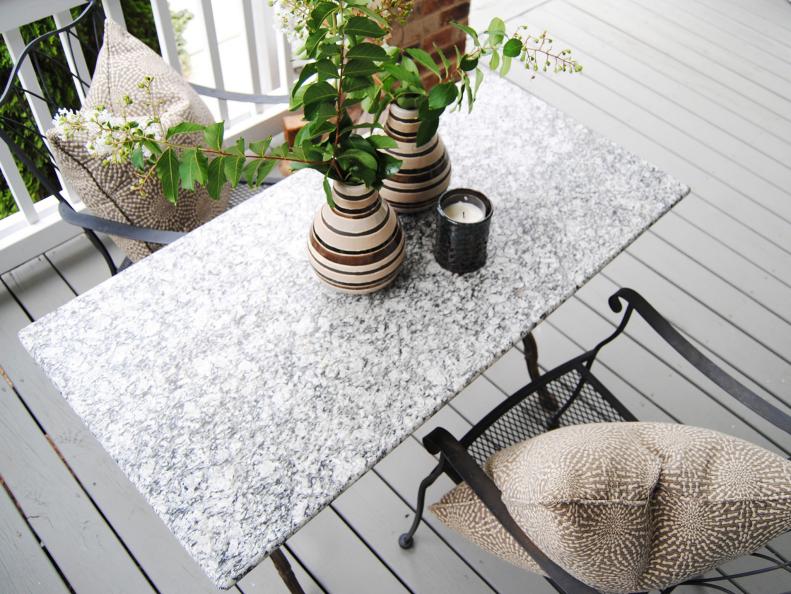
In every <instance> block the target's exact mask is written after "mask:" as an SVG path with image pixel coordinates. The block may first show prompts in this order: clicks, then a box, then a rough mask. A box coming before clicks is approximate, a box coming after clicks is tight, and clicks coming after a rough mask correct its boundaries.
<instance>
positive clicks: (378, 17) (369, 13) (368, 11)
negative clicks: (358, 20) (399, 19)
mask: <svg viewBox="0 0 791 594" xmlns="http://www.w3.org/2000/svg"><path fill="white" fill-rule="evenodd" d="M365 4H368V1H367V0H366V1H365V2H363V3H361V4H359V5H357V6H355V8H356V9H357V10H359V11H360V12H362V13H363V14H364V15H366V16H368V17H370V18H371V19H373V20H374V21H376V22H377V23H379V24H380V25H382V27H387V19H385V18H384V17H383V16H382V15H381V14H378V13H377V12H376V11H374V10H371V9H370V8H368V7H367V6H365Z"/></svg>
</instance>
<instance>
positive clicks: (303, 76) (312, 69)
mask: <svg viewBox="0 0 791 594" xmlns="http://www.w3.org/2000/svg"><path fill="white" fill-rule="evenodd" d="M315 74H316V62H308V63H307V64H305V66H304V67H303V68H302V71H301V72H300V73H299V77H298V78H297V82H295V83H294V88H293V89H291V97H292V98H294V97H296V96H297V91H298V90H299V88H300V87H301V86H302V85H303V84H304V83H305V81H306V80H308V79H309V78H310V77H311V76H313V75H315Z"/></svg>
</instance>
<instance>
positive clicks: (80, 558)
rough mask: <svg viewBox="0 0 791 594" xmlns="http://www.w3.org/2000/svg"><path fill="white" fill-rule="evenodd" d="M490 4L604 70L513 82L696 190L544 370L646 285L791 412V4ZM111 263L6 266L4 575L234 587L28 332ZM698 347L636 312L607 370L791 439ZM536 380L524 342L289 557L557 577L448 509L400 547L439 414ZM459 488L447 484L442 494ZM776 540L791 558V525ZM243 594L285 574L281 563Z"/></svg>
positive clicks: (317, 568) (511, 578) (526, 578)
mask: <svg viewBox="0 0 791 594" xmlns="http://www.w3.org/2000/svg"><path fill="white" fill-rule="evenodd" d="M472 9H473V15H472V20H473V21H474V22H475V23H476V24H480V25H482V26H485V25H486V23H487V22H488V19H489V18H490V16H494V15H495V14H499V15H501V16H506V17H508V18H509V19H511V21H512V22H511V25H512V26H513V25H516V24H519V23H523V22H526V23H529V24H530V25H531V28H532V29H534V30H535V29H537V30H542V29H544V28H546V29H548V30H550V31H551V32H552V33H553V34H554V36H555V39H556V40H557V42H556V43H557V45H558V46H568V47H572V48H574V50H575V52H576V55H577V57H578V58H579V60H580V61H581V62H582V63H584V65H585V72H584V74H583V75H582V76H580V77H573V78H562V77H555V78H544V77H538V78H537V79H535V80H532V81H531V80H530V78H529V76H528V75H527V74H526V73H525V72H523V71H519V72H518V71H516V69H515V71H514V72H513V73H512V74H511V78H512V79H513V80H514V81H516V82H517V83H518V84H520V85H523V86H525V87H526V88H528V89H529V90H530V91H531V92H533V93H535V94H536V95H537V96H538V97H541V98H542V99H544V100H545V101H547V102H549V103H551V104H552V105H555V106H557V107H558V108H560V109H562V110H564V111H566V112H567V113H569V114H571V115H572V116H574V117H575V118H577V119H578V120H579V121H580V122H583V123H584V124H586V125H587V126H589V127H591V128H593V129H594V130H597V131H598V132H600V133H601V134H603V135H605V136H608V137H609V138H611V139H613V140H615V141H616V142H618V143H620V144H622V145H624V146H625V147H627V148H629V149H630V150H632V151H634V152H635V153H637V154H639V155H641V156H643V157H644V158H646V159H647V160H649V161H651V162H653V163H655V164H656V165H658V166H659V167H661V168H662V169H664V170H666V171H668V172H671V173H672V174H673V175H675V176H676V177H677V178H679V179H681V180H682V181H684V182H686V183H687V184H689V185H690V186H691V187H692V188H693V192H692V194H691V195H690V196H688V197H687V198H685V199H684V200H683V201H682V202H681V203H680V204H679V205H678V206H677V207H676V208H674V209H673V211H672V212H671V213H669V214H668V215H667V216H665V217H664V218H663V219H662V220H660V221H659V222H658V223H657V224H656V225H654V227H653V228H652V229H651V230H650V231H649V232H647V233H645V234H644V235H643V236H642V237H641V238H640V239H639V240H638V241H636V242H635V243H634V244H633V245H632V246H630V247H629V249H628V250H627V251H626V252H625V253H624V254H622V255H621V256H619V257H618V258H617V259H616V260H614V261H613V262H612V263H611V264H610V265H609V266H607V268H606V269H605V270H604V271H603V272H602V273H601V274H599V275H598V276H597V277H595V278H594V279H593V280H592V281H591V282H589V283H588V284H587V285H585V286H584V287H582V288H581V289H580V291H579V292H578V293H577V295H576V296H575V297H574V298H572V299H571V300H569V301H568V302H567V303H566V304H565V305H563V306H562V307H561V308H560V309H559V310H558V311H556V312H555V313H554V314H552V315H551V316H550V317H549V318H548V319H547V320H546V321H545V322H544V323H542V324H541V325H540V326H539V327H538V329H537V330H536V337H537V339H538V343H539V349H540V358H541V364H542V366H543V367H544V368H547V367H551V366H554V365H555V364H557V363H560V362H562V361H564V360H566V359H568V358H570V357H572V356H574V355H576V354H578V353H579V352H581V350H583V349H585V348H588V347H590V346H592V345H593V344H594V343H595V342H596V341H597V340H598V339H599V338H600V337H602V336H604V335H605V334H607V333H608V332H609V331H610V330H611V328H612V327H613V322H614V320H615V317H614V316H613V315H612V314H611V313H610V312H609V310H608V309H607V306H606V298H607V297H608V296H609V295H610V294H611V293H612V292H613V291H614V290H615V289H616V287H620V286H631V287H633V288H635V289H637V290H639V291H641V292H642V293H643V294H644V295H645V296H646V297H648V298H649V299H650V300H651V301H652V302H653V303H654V304H655V305H656V306H657V307H658V308H659V309H660V311H662V312H663V313H664V314H665V315H667V316H668V317H669V318H670V319H671V320H672V321H673V322H674V323H675V324H676V325H677V326H678V327H679V328H681V329H682V330H683V331H684V332H685V333H686V334H687V336H688V337H690V339H691V340H692V341H693V342H694V343H696V344H697V345H698V346H700V347H701V348H702V349H703V350H705V351H706V352H708V353H709V354H710V355H711V356H712V357H713V358H714V359H715V360H717V361H718V362H719V363H720V364H722V365H723V366H724V367H725V368H726V369H728V370H729V371H731V372H733V373H734V374H735V375H736V377H738V378H740V379H741V380H742V381H743V382H745V383H746V384H747V385H748V386H750V387H752V388H753V389H755V390H757V391H758V392H759V393H761V394H763V395H766V396H767V397H768V398H769V399H771V400H772V401H773V402H775V403H780V404H781V405H782V406H785V407H789V406H790V405H791V195H789V190H788V188H789V187H791V99H790V98H791V5H789V3H788V2H787V1H786V0H549V1H545V2H538V1H535V0H531V1H527V2H505V1H503V0H475V1H474V2H473V6H472ZM514 112H515V113H517V108H516V107H515V109H514ZM503 117H517V116H516V115H512V114H504V115H503ZM107 276H108V273H107V270H106V268H105V267H104V265H103V263H102V262H101V259H100V258H99V256H98V255H97V254H96V253H95V252H94V251H92V249H91V248H90V246H89V245H88V244H87V241H85V240H84V239H82V238H79V237H78V238H76V239H73V240H71V241H69V242H67V243H65V244H63V245H61V246H59V247H58V248H56V249H53V250H52V251H50V252H48V253H46V254H42V255H40V256H39V257H38V258H36V259H34V260H32V261H30V262H28V263H26V264H24V265H23V266H21V267H19V268H18V269H16V270H13V271H11V272H9V273H7V274H5V275H3V276H2V284H0V345H1V346H0V366H2V374H3V376H4V378H3V379H4V381H2V380H0V475H1V476H2V481H3V483H4V487H5V489H0V592H3V593H6V592H9V593H17V592H46V593H49V592H69V591H72V592H77V593H78V594H86V593H93V592H97V593H103V594H104V593H109V592H128V593H142V592H162V593H176V592H189V593H193V592H195V593H197V592H215V591H216V589H215V588H213V587H212V586H211V584H210V583H209V582H208V580H207V579H206V578H205V577H204V576H203V574H202V573H201V571H200V570H199V569H198V567H197V566H196V565H195V564H194V562H192V561H191V560H190V559H189V557H188V556H187V554H186V552H184V551H183V550H182V548H181V547H180V546H179V544H178V543H177V542H176V540H175V539H174V538H173V536H172V535H171V534H170V533H169V531H168V530H167V529H166V528H165V526H164V525H163V524H162V523H161V522H160V521H159V520H158V519H157V518H156V517H155V516H154V514H153V512H152V511H151V510H150V508H149V506H148V505H147V504H146V503H145V501H144V500H143V498H142V497H141V496H140V495H138V494H137V492H136V491H135V489H134V488H133V487H132V486H131V485H130V483H129V482H128V481H127V480H126V478H125V477H124V476H123V475H122V473H121V472H120V470H119V469H118V468H117V467H116V465H115V464H114V463H113V462H112V460H111V459H110V458H109V457H108V455H107V454H106V453H104V451H103V450H102V449H101V447H100V446H99V445H98V444H97V443H96V441H95V439H94V438H93V437H92V436H91V435H90V434H89V433H88V432H87V430H86V429H85V428H84V427H83V425H82V424H81V422H80V421H79V420H78V419H77V417H76V416H75V414H74V413H73V412H72V411H71V409H70V408H69V407H68V405H66V404H65V402H64V401H63V400H62V398H61V397H60V396H59V395H58V394H57V393H55V392H54V391H53V389H52V388H51V387H50V386H49V385H48V383H47V381H46V380H45V378H44V377H43V376H42V374H41V373H40V372H39V371H38V369H37V368H36V367H35V365H34V364H33V363H32V361H31V360H30V359H29V358H28V357H27V356H26V355H25V353H24V352H23V350H22V348H21V346H20V344H19V342H18V340H17V338H16V333H17V331H18V330H19V329H20V328H22V327H23V326H25V325H27V324H28V323H30V321H31V320H34V319H36V318H38V317H40V316H42V315H44V314H45V313H47V312H49V311H51V310H53V309H55V308H56V307H58V306H59V305H61V304H63V303H65V302H66V301H68V300H69V299H72V298H73V297H74V296H75V295H76V294H79V293H81V292H83V291H86V290H87V289H89V288H90V287H92V286H94V285H95V284H97V283H99V282H101V281H102V280H104V279H105V278H106V277H107ZM679 359H680V358H679V357H678V356H676V355H674V354H673V353H671V352H669V350H668V349H667V348H665V347H664V346H663V345H661V344H660V343H659V341H658V340H657V339H656V338H655V337H654V336H653V335H652V334H651V333H650V332H649V331H648V327H647V326H645V325H644V324H641V323H639V322H638V323H634V322H633V324H632V326H631V328H630V330H629V332H628V337H626V338H624V339H622V340H621V341H620V342H616V343H615V344H614V345H612V346H611V347H609V349H608V350H606V351H605V352H604V354H603V356H602V358H601V361H602V365H601V366H600V367H599V369H598V374H599V376H600V377H601V378H602V379H603V380H604V381H605V383H606V384H607V385H608V386H609V387H610V388H611V389H612V390H613V391H614V392H615V393H616V394H617V395H618V396H619V397H620V398H622V399H623V401H624V402H625V403H626V404H627V406H628V407H629V408H631V409H632V410H633V411H634V412H635V413H636V414H637V416H638V417H640V418H642V419H644V420H668V419H669V420H677V421H682V422H685V423H689V424H694V425H700V426H704V427H710V428H713V429H718V430H722V431H724V432H726V433H730V434H732V435H736V436H739V437H743V438H746V439H748V440H751V441H754V442H755V443H758V444H761V445H763V446H765V447H768V448H770V449H773V450H775V451H779V452H784V453H785V454H786V455H788V454H789V451H790V450H791V440H789V438H788V436H784V435H782V434H780V433H779V432H778V431H777V430H775V429H772V428H771V427H770V426H768V425H767V423H765V422H764V421H762V420H761V419H760V418H758V417H756V415H754V414H752V413H750V412H749V411H748V410H746V409H745V408H743V407H741V406H740V405H738V404H737V403H735V402H731V401H730V400H729V399H728V397H727V396H726V395H724V394H723V393H722V392H720V391H719V390H717V389H715V388H714V387H712V386H711V385H708V384H707V383H706V382H705V381H704V379H703V378H701V377H699V376H697V375H694V374H691V373H690V372H689V369H688V368H687V367H685V366H684V365H683V363H682V362H681V361H680V360H679ZM673 369H679V370H681V373H680V374H677V373H675V372H674V371H673ZM526 379H527V375H526V370H525V367H524V363H523V361H522V358H521V354H520V353H519V351H518V350H517V349H516V348H514V349H513V350H512V351H511V352H509V353H508V354H506V355H505V356H504V357H503V358H502V359H501V360H500V361H498V362H497V363H496V364H495V365H494V366H492V368H491V369H489V370H488V371H487V372H486V373H485V374H484V376H483V377H481V378H479V379H478V380H477V381H476V382H475V383H474V384H473V385H471V386H470V387H469V388H468V389H467V390H465V391H464V392H463V393H462V394H460V395H459V396H458V397H457V398H456V399H455V400H454V401H453V402H452V403H451V404H450V405H448V406H446V407H445V408H444V409H442V410H441V411H440V412H439V413H438V414H437V415H436V416H435V417H434V418H433V419H432V420H431V421H429V422H428V423H427V424H426V426H425V427H423V428H422V429H421V430H419V431H418V432H416V434H415V435H414V436H413V437H412V438H411V439H408V440H407V441H406V442H404V443H403V444H402V445H401V446H399V447H398V448H397V449H396V450H395V451H394V452H393V453H392V454H390V455H389V456H388V457H387V458H386V459H385V460H383V461H382V462H381V463H380V464H378V465H377V466H376V467H375V468H374V469H373V470H372V471H370V472H369V473H368V474H366V475H365V476H364V477H363V478H361V479H360V480H359V481H358V482H357V483H355V484H354V485H353V486H352V487H351V488H350V489H349V490H348V491H347V492H345V493H344V494H343V495H341V496H340V497H339V498H338V499H337V500H336V501H335V502H334V503H333V504H332V505H331V506H330V507H329V508H327V509H325V510H324V511H323V512H322V513H320V514H319V515H318V516H317V517H316V518H315V519H314V520H312V521H311V522H310V523H309V524H308V525H307V526H305V527H304V528H303V529H302V530H301V531H300V532H299V533H297V534H296V535H295V536H294V537H292V538H291V539H290V540H289V541H288V543H287V545H286V550H287V554H288V555H289V557H290V558H291V561H292V564H293V566H294V568H295V570H296V573H297V574H298V575H299V578H300V579H301V581H302V583H303V584H304V586H305V589H306V591H308V592H322V591H326V592H339V593H356V592H360V593H369V592H377V593H379V592H432V593H433V592H440V593H442V592H453V593H454V594H462V593H479V592H492V591H494V592H502V593H506V592H507V593H512V592H513V593H516V592H529V593H531V594H545V593H546V594H549V593H550V592H552V590H551V588H550V587H549V586H548V585H547V584H546V583H545V582H543V581H542V580H541V579H539V578H537V577H535V576H531V575H530V574H527V573H523V572H521V571H519V570H517V569H516V568H514V567H511V566H510V565H508V564H506V563H504V562H501V561H499V560H497V559H495V558H493V557H491V556H489V555H488V554H486V553H484V552H482V551H480V550H479V549H477V548H476V547H475V546H473V545H471V544H468V543H466V542H465V541H463V540H462V539H461V538H459V537H456V536H455V535H454V534H452V533H450V532H448V531H447V530H445V529H443V528H442V527H441V526H439V525H438V524H437V523H436V522H435V521H434V520H433V518H431V517H430V516H427V517H426V520H425V522H424V525H423V526H422V527H421V528H420V530H419V531H418V534H417V538H416V546H415V548H414V549H413V550H411V551H402V550H401V549H399V548H398V545H397V543H396V539H397V536H398V534H399V533H400V532H402V531H403V530H404V529H405V528H406V527H407V526H408V525H409V523H410V521H411V518H412V513H413V506H414V500H415V494H416V489H417V484H418V482H419V480H420V479H421V478H422V477H423V476H424V475H425V474H426V473H427V472H428V471H429V470H430V468H431V467H432V465H433V463H434V460H433V458H432V457H431V456H430V455H429V454H428V453H427V452H426V451H425V450H424V449H423V448H422V446H421V445H420V441H419V440H420V438H421V436H422V435H423V434H424V433H425V432H426V431H428V430H429V429H430V428H431V427H434V426H436V425H442V426H445V427H447V428H448V429H449V430H451V431H452V432H454V433H456V434H457V435H459V434H461V433H463V432H464V431H465V430H466V428H468V427H469V426H470V424H471V423H474V422H475V421H476V420H478V419H479V418H481V417H482V416H483V415H484V414H485V413H486V412H487V411H488V410H490V409H491V408H492V407H493V406H494V405H495V404H496V403H497V402H499V401H500V400H502V399H503V398H505V396H506V395H507V394H509V393H510V392H511V391H513V390H514V389H515V388H517V387H519V386H521V385H522V384H524V383H526ZM449 486H450V483H449V481H447V480H440V481H438V483H437V484H436V485H435V486H434V487H433V488H432V489H431V490H430V491H429V496H428V500H429V501H435V500H436V499H438V498H439V496H440V495H441V494H442V493H444V491H445V490H447V489H448V488H449ZM771 546H772V548H773V549H774V550H775V551H779V552H780V553H781V554H783V555H785V557H786V558H788V557H789V556H791V538H789V537H786V538H781V539H778V540H777V541H775V542H774V543H773V544H772V545H771ZM731 587H732V588H735V589H736V590H737V591H738V590H742V591H745V590H748V589H749V591H751V592H763V593H766V594H777V593H779V592H785V591H788V590H791V574H788V573H787V574H785V575H784V576H780V575H777V576H775V577H774V578H767V577H763V578H754V579H747V580H740V581H739V583H738V584H735V585H734V584H731ZM232 591H233V592H243V593H244V594H258V593H264V592H266V593H280V592H284V591H285V589H284V587H283V586H282V585H281V584H280V582H279V580H278V578H277V576H276V573H275V570H274V567H273V565H272V564H271V562H270V561H268V560H267V561H265V562H264V563H262V564H261V565H260V566H259V567H258V568H257V569H255V570H254V571H253V572H251V573H250V574H249V575H248V576H247V577H245V578H244V579H243V580H241V581H240V582H239V584H238V586H237V587H236V588H234V589H233V590H232Z"/></svg>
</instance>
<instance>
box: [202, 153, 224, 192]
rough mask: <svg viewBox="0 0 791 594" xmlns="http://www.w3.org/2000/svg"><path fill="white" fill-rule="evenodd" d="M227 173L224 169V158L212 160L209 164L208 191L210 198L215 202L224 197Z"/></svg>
mask: <svg viewBox="0 0 791 594" xmlns="http://www.w3.org/2000/svg"><path fill="white" fill-rule="evenodd" d="M225 181H226V180H225V171H224V169H223V158H222V157H217V158H216V159H212V161H211V163H209V174H208V180H207V182H206V190H207V191H208V192H209V196H211V197H212V198H214V199H215V200H219V199H220V196H221V195H222V189H223V186H225Z"/></svg>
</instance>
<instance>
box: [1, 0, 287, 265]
mask: <svg viewBox="0 0 791 594" xmlns="http://www.w3.org/2000/svg"><path fill="white" fill-rule="evenodd" d="M218 1H219V0H218ZM125 8H126V12H127V14H126V15H125V14H124V12H123V11H122V10H121V3H120V0H2V2H0V34H1V35H2V39H3V41H4V42H5V46H6V48H7V50H8V53H9V55H10V58H11V60H10V61H11V65H12V66H11V68H10V69H7V68H6V67H4V66H3V62H2V61H0V96H2V98H1V99H0V104H3V105H5V106H6V109H5V110H4V111H5V113H3V114H2V117H1V118H0V191H2V192H3V194H4V196H0V197H1V198H3V199H7V198H8V196H7V192H6V191H5V190H6V186H8V187H9V188H10V190H11V194H12V195H13V201H14V202H15V203H16V204H17V205H18V207H19V210H20V211H21V212H20V213H16V214H14V215H11V216H9V217H8V218H6V219H2V220H0V273H2V272H5V271H6V270H10V269H11V268H13V267H15V266H17V265H19V264H21V263H23V262H25V261H27V260H28V259H30V258H32V257H35V256H36V255H38V254H40V253H42V251H44V250H46V249H49V248H51V247H54V246H55V245H57V244H59V243H61V242H63V241H65V240H66V239H69V238H70V237H72V236H73V235H74V232H75V231H74V229H73V228H71V230H69V228H70V226H69V225H67V224H65V223H64V221H63V219H62V217H61V216H60V215H59V214H58V212H59V209H58V201H60V205H61V207H63V206H65V205H68V204H71V205H74V206H75V208H76V209H77V210H80V209H81V208H83V205H82V204H81V203H80V200H79V197H78V196H76V195H74V193H73V192H71V193H70V192H69V191H68V188H65V190H64V187H63V182H62V180H61V179H60V178H59V176H58V171H57V167H56V166H55V164H54V162H53V160H52V158H51V155H50V154H49V150H48V147H47V145H46V142H45V141H44V139H43V135H44V132H45V131H46V130H47V129H48V128H49V127H50V126H51V121H52V116H53V115H54V113H55V112H56V111H57V109H59V108H61V107H67V108H78V107H79V106H80V105H81V103H82V100H83V99H84V97H85V94H86V92H87V89H88V87H89V85H90V82H91V73H92V72H93V68H94V65H95V60H96V56H97V54H98V50H99V48H100V47H101V43H102V37H103V30H104V26H103V21H104V19H105V17H109V18H112V19H113V20H114V21H116V22H117V23H119V24H121V25H123V26H128V28H129V30H130V32H131V33H132V34H133V35H135V36H136V37H138V38H141V39H142V40H143V41H144V42H146V43H148V44H149V45H151V46H152V47H156V46H158V47H159V50H160V52H161V54H162V56H163V58H164V60H165V61H166V62H167V63H168V64H170V66H171V67H173V68H175V69H176V70H177V71H181V58H182V57H183V56H180V54H179V52H180V48H179V42H178V39H179V37H178V34H177V33H176V28H177V27H176V26H175V25H174V20H173V19H172V18H171V16H172V15H171V12H170V9H169V7H168V2H167V0H148V1H147V2H142V3H129V4H128V5H125ZM232 9H233V11H239V14H238V16H239V17H241V18H242V19H243V20H242V24H243V27H236V28H235V29H234V34H233V36H232V37H228V35H227V32H226V31H225V30H224V29H223V27H225V29H227V25H228V18H224V19H222V18H220V19H218V22H217V23H215V18H214V14H215V13H214V12H213V11H212V2H211V1H210V0H203V1H202V2H200V3H199V4H198V5H197V7H196V11H197V14H196V15H194V16H196V17H198V18H196V19H195V24H194V25H190V29H189V31H190V32H189V36H188V38H189V39H193V38H195V39H197V40H198V41H196V42H195V43H196V44H197V45H195V48H197V47H198V45H200V44H201V41H200V38H201V36H202V38H203V47H204V48H205V49H206V50H207V51H205V52H200V53H198V54H195V55H193V56H192V58H193V60H200V67H196V68H195V69H194V74H195V78H196V79H199V80H200V82H201V83H204V84H206V85H211V88H209V87H206V86H199V85H196V84H193V87H194V88H195V89H196V91H197V92H198V93H199V94H200V95H203V96H204V98H205V100H206V102H207V105H208V106H209V107H210V109H212V111H213V112H214V113H215V116H219V117H220V118H222V119H224V120H226V139H227V140H228V141H229V142H233V141H234V140H235V138H238V137H240V136H249V137H253V136H255V137H264V136H268V135H272V134H277V133H278V132H279V131H280V130H281V128H282V124H281V117H282V115H283V113H285V111H287V107H288V106H287V103H288V102H287V95H288V89H289V88H290V85H291V81H292V80H293V78H294V69H293V64H292V62H291V47H290V44H289V43H288V42H287V40H286V39H285V36H284V35H283V34H282V33H280V32H278V31H277V30H276V27H275V23H276V17H275V15H274V10H273V8H272V7H271V6H269V3H267V2H265V1H263V0H241V2H240V6H236V5H234V6H233V7H232ZM130 10H134V12H130ZM174 16H177V15H176V13H174ZM187 16H189V15H187ZM219 16H220V15H219V13H218V17H219ZM226 16H227V15H223V17H226ZM233 16H234V20H233V22H234V23H236V22H238V20H237V19H236V15H233ZM75 18H79V21H78V22H77V23H76V24H72V22H73V21H74V20H75ZM42 19H47V20H46V21H43V22H42ZM176 20H178V18H177V19H176ZM53 21H54V26H55V28H57V30H56V31H51V29H52V28H53V25H52V23H53ZM182 22H184V21H183V20H182ZM218 25H220V27H219V28H220V29H221V30H220V31H219V33H220V34H222V37H220V35H219V34H218ZM45 31H49V32H48V33H46V34H45V35H43V36H41V37H40V38H38V39H34V38H36V37H37V36H39V35H41V34H42V33H44V32H45ZM196 34H197V36H198V37H194V36H195V35H196ZM191 43H192V42H191ZM240 43H242V44H243V45H242V46H241V47H244V48H245V49H246V52H245V53H246V57H247V60H242V59H241V58H242V57H243V56H241V55H237V54H238V50H239V48H240V45H239V44H240ZM221 46H222V48H223V51H225V52H226V53H227V52H228V51H234V52H237V54H235V55H234V60H232V61H230V62H228V61H224V62H223V61H221V60H220V49H221ZM190 47H192V46H190ZM0 49H2V48H0ZM193 49H194V48H193ZM182 53H183V51H182ZM0 58H2V56H0ZM237 58H239V59H237ZM245 62H246V63H245ZM224 67H227V68H229V69H230V70H229V71H228V72H226V73H225V79H231V80H229V85H228V86H230V87H231V88H232V89H233V91H237V92H227V91H225V87H226V84H225V82H226V81H225V79H224V77H223V68H224ZM9 70H10V71H9ZM8 74H11V76H10V82H9V77H8V76H7V75H8ZM250 92H252V94H250V95H246V93H250ZM284 98H285V99H284ZM267 104H269V105H267ZM9 105H12V106H13V107H12V108H11V109H10V110H9V109H8V106H9ZM9 111H10V112H11V113H9ZM3 182H5V183H3ZM31 194H32V197H31ZM50 196H51V197H52V198H50ZM38 199H40V200H41V202H40V203H39V204H35V205H34V202H36V201H37V200H38ZM2 212H3V211H2V209H0V218H1V217H2V216H3V214H2ZM39 223H40V224H39Z"/></svg>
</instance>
